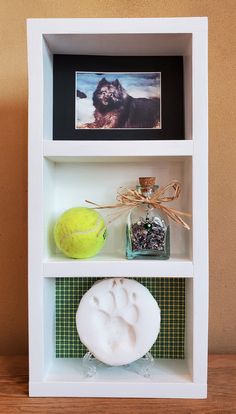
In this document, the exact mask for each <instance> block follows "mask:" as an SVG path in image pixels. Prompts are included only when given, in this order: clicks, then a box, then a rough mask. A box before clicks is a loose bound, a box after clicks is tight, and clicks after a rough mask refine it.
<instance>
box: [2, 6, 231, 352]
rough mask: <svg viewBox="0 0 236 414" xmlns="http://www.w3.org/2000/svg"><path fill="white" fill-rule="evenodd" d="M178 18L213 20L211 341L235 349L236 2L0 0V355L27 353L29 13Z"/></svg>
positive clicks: (220, 348) (217, 349) (215, 347)
mask: <svg viewBox="0 0 236 414" xmlns="http://www.w3.org/2000/svg"><path fill="white" fill-rule="evenodd" d="M174 16H176V17H177V16H208V18H209V136H210V142H209V154H210V155H209V162H210V180H209V184H210V185H209V189H210V191H209V197H210V199H209V218H210V337H209V345H210V352H236V272H235V266H236V260H235V259H236V249H235V245H236V243H235V227H236V226H235V221H236V220H235V217H236V208H235V207H236V197H235V194H236V184H235V181H236V180H235V178H236V177H235V164H236V159H235V155H236V149H235V142H236V134H235V131H234V129H235V102H236V96H235V82H236V81H235V79H236V77H235V71H236V65H235V39H236V33H235V21H236V2H235V0H205V1H203V0H160V1H158V0H142V1H141V0H116V1H113V0H94V1H93V0H67V1H66V0H65V1H62V0H11V1H6V0H0V18H1V24H0V31H1V32H0V55H1V58H0V62H1V65H0V79H1V93H0V116H1V119H0V125H1V138H0V148H1V152H0V154H1V155H0V191H1V197H0V226H1V227H0V251H1V265H0V292H1V299H0V329H1V330H0V332H1V336H0V338H1V341H0V354H23V353H26V352H27V56H26V32H25V20H26V18H28V17H174ZM200 306H201V304H200V303H199V308H200Z"/></svg>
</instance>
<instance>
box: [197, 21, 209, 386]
mask: <svg viewBox="0 0 236 414" xmlns="http://www.w3.org/2000/svg"><path fill="white" fill-rule="evenodd" d="M207 38H208V33H207V29H206V30H205V31H204V32H201V33H197V34H196V33H194V34H193V136H194V138H195V139H194V157H193V262H194V276H195V278H194V282H193V286H194V288H193V304H194V308H193V315H194V321H193V360H194V369H193V375H194V380H195V381H202V382H206V381H207V357H208V355H207V348H208V347H207V345H208V335H207V332H208V80H207V79H208V59H207V55H208V48H207V45H208V42H207ZM199 298H201V306H200V309H199V305H198V301H199Z"/></svg>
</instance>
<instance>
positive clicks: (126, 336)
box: [76, 278, 160, 366]
mask: <svg viewBox="0 0 236 414" xmlns="http://www.w3.org/2000/svg"><path fill="white" fill-rule="evenodd" d="M76 325H77V330H78V334H79V337H80V340H81V342H82V343H83V344H84V345H85V346H86V348H87V349H88V350H89V351H90V352H91V353H92V354H93V355H94V356H95V357H96V358H97V359H98V360H99V361H102V362H104V363H105V364H108V365H112V366H114V365H125V364H130V363H131V362H133V361H136V360H137V359H139V358H141V357H142V356H144V355H145V354H146V353H147V352H148V351H149V350H150V348H151V347H152V345H153V344H154V342H155V341H156V339H157V336H158V334H159V331H160V309H159V306H158V304H157V302H156V300H155V299H154V297H153V296H152V295H151V293H150V292H149V290H148V289H147V288H145V287H144V286H143V285H142V284H141V283H139V282H137V281H135V280H132V279H125V278H122V279H120V278H113V279H104V280H101V281H99V282H96V283H95V284H94V285H93V286H92V287H91V289H89V290H88V291H87V292H86V293H85V295H84V296H83V297H82V299H81V301H80V304H79V307H78V310H77V314H76Z"/></svg>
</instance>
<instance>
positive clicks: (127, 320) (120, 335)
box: [91, 279, 139, 353]
mask: <svg viewBox="0 0 236 414" xmlns="http://www.w3.org/2000/svg"><path fill="white" fill-rule="evenodd" d="M125 285H126V281H125V279H112V280H111V284H110V288H109V290H108V291H107V293H106V294H104V295H102V297H101V298H100V297H98V296H96V295H93V296H92V297H91V301H92V304H93V306H94V307H95V309H96V325H97V329H98V331H100V332H101V333H102V334H103V335H104V336H105V338H104V346H105V347H106V350H107V351H109V352H115V353H116V352H125V351H126V352H127V351H132V350H133V349H134V348H135V345H136V340H137V337H136V330H135V324H136V323H137V322H138V319H139V308H138V305H137V294H136V293H135V292H134V291H133V292H130V291H129V290H128V289H126V286H125Z"/></svg>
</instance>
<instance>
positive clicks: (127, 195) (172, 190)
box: [85, 180, 191, 230]
mask: <svg viewBox="0 0 236 414" xmlns="http://www.w3.org/2000/svg"><path fill="white" fill-rule="evenodd" d="M180 192H181V184H180V183H179V182H178V181H175V180H173V181H171V182H170V183H169V184H167V185H166V186H164V187H161V188H158V189H157V190H156V191H155V192H154V194H153V195H152V196H151V197H150V198H148V197H145V196H144V195H143V194H141V193H139V192H138V191H137V190H134V189H131V188H123V189H122V191H118V192H117V197H116V199H117V201H118V203H117V204H108V205H99V204H96V203H94V202H92V201H89V200H85V201H86V203H89V204H92V205H94V206H96V207H94V208H95V209H109V208H116V209H121V210H119V212H118V214H117V215H116V217H115V216H113V218H117V217H118V216H119V215H120V214H123V212H127V211H130V210H132V208H134V207H137V206H140V205H142V204H148V205H151V206H153V207H155V208H159V209H160V210H162V211H163V212H164V213H166V214H167V216H168V217H170V218H171V219H172V220H173V221H175V222H176V223H178V224H181V225H182V226H183V227H184V228H185V229H187V230H190V227H189V225H188V224H187V223H186V222H185V221H184V220H183V219H182V218H181V216H187V217H191V214H189V213H184V212H183V211H178V210H175V209H173V208H171V207H167V206H165V205H163V204H162V203H169V202H170V201H174V200H177V199H178V198H179V195H180Z"/></svg>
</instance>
